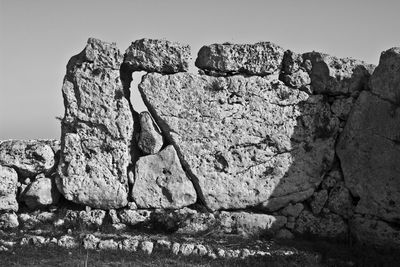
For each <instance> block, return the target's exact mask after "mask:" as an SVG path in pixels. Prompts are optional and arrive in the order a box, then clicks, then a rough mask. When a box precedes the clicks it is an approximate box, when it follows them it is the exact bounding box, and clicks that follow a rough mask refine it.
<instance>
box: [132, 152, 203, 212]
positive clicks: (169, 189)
mask: <svg viewBox="0 0 400 267" xmlns="http://www.w3.org/2000/svg"><path fill="white" fill-rule="evenodd" d="M132 197H133V199H134V200H135V202H136V204H137V206H138V207H139V208H164V209H179V208H182V207H184V206H188V205H191V204H193V203H195V202H196V199H197V198H196V191H195V190H194V187H193V184H192V182H191V181H190V180H189V178H188V177H187V176H186V174H185V172H184V171H183V169H182V166H181V163H180V162H179V158H178V155H177V154H176V151H175V149H174V147H173V146H171V145H170V146H167V147H166V148H165V149H163V150H162V151H160V152H159V153H158V154H156V155H149V156H145V157H141V158H139V160H138V161H137V162H136V166H135V183H134V185H133V189H132Z"/></svg>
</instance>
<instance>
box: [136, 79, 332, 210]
mask: <svg viewBox="0 0 400 267" xmlns="http://www.w3.org/2000/svg"><path fill="white" fill-rule="evenodd" d="M139 89H140V91H141V93H142V95H143V97H144V101H145V103H146V105H147V106H148V107H149V110H151V111H152V113H153V117H154V118H155V119H156V121H157V123H158V125H159V126H160V127H161V129H162V131H163V133H164V134H165V135H166V136H167V138H168V139H169V141H170V142H172V144H173V145H174V146H175V148H177V151H178V155H179V156H180V158H181V160H182V162H183V164H184V167H185V168H186V170H187V172H188V173H189V174H190V176H191V179H192V181H193V182H194V184H195V186H196V187H197V188H196V190H197V192H198V194H199V195H198V196H199V197H200V198H202V200H203V201H204V202H205V203H206V205H207V206H208V207H209V208H211V209H213V210H218V209H236V208H246V207H250V206H257V205H260V204H263V203H266V204H265V205H264V208H265V209H267V210H269V209H270V206H269V204H268V202H269V201H271V200H274V199H277V201H275V202H274V205H273V210H276V209H279V208H281V207H283V206H284V205H286V204H288V203H289V202H291V201H292V200H296V199H299V198H300V199H301V197H300V195H302V194H305V193H306V192H308V193H307V196H310V193H311V194H312V192H313V190H314V188H315V187H316V185H317V184H319V183H320V182H321V179H322V175H321V174H323V173H324V172H325V171H326V170H327V169H328V168H329V167H330V165H331V163H332V160H333V155H334V148H333V146H334V140H335V137H336V133H337V129H338V119H337V118H336V117H333V116H332V114H331V111H330V106H329V104H327V103H326V102H325V101H324V99H323V97H322V96H308V95H307V94H306V93H305V92H302V91H299V90H296V89H293V88H288V87H286V86H284V85H283V84H282V83H281V82H280V81H278V80H273V79H266V78H262V77H257V76H254V77H248V78H245V77H242V76H233V77H229V78H222V77H220V78H216V77H210V76H205V75H203V76H201V75H193V74H185V73H179V74H174V75H164V76H162V75H159V74H148V75H146V76H145V77H144V79H143V81H142V83H141V84H140V85H139ZM292 197H293V198H292Z"/></svg>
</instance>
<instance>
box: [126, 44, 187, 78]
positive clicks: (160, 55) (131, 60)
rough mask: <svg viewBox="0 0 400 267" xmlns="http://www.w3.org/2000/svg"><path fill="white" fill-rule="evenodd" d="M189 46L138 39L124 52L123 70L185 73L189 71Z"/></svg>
mask: <svg viewBox="0 0 400 267" xmlns="http://www.w3.org/2000/svg"><path fill="white" fill-rule="evenodd" d="M190 53H191V52H190V46H189V45H186V44H180V43H178V42H170V41H166V40H157V39H146V38H145V39H140V40H137V41H135V42H132V44H131V45H130V46H129V48H128V49H127V50H126V51H125V56H124V65H125V66H124V68H125V67H126V69H128V70H129V71H130V72H133V71H146V72H159V73H169V74H171V73H176V72H186V71H188V69H189V60H190V58H191V55H190Z"/></svg>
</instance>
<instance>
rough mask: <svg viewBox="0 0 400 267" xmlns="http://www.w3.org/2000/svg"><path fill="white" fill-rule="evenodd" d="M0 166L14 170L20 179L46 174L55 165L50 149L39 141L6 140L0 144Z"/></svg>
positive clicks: (43, 142)
mask: <svg viewBox="0 0 400 267" xmlns="http://www.w3.org/2000/svg"><path fill="white" fill-rule="evenodd" d="M0 164H1V165H3V166H8V167H12V168H14V169H15V170H16V171H17V172H18V174H19V175H20V176H21V178H27V177H32V176H36V175H38V174H40V173H48V172H49V171H50V170H51V169H52V168H53V167H54V165H55V160H54V152H53V150H52V148H51V147H50V146H49V145H48V144H46V142H45V141H41V140H8V141H3V142H2V143H0Z"/></svg>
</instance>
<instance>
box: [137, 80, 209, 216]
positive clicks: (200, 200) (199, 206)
mask: <svg viewBox="0 0 400 267" xmlns="http://www.w3.org/2000/svg"><path fill="white" fill-rule="evenodd" d="M144 77H145V75H143V76H142V82H143V79H144ZM139 92H140V95H141V96H142V100H143V102H144V104H145V105H146V107H147V109H148V111H149V113H150V114H151V116H152V117H153V119H154V120H155V121H156V123H157V125H158V127H159V128H160V129H161V133H162V135H163V137H164V141H166V143H168V144H171V145H173V146H174V148H175V150H176V152H177V154H178V158H179V161H180V163H181V165H182V168H183V170H184V171H185V173H186V175H187V176H188V177H189V179H190V180H191V181H192V183H193V186H194V189H195V190H196V194H197V202H196V203H195V204H193V205H191V206H190V207H192V208H194V209H196V210H200V211H209V212H211V211H212V210H211V209H210V208H209V207H207V205H206V201H205V198H204V194H203V192H202V190H201V187H200V184H199V179H198V178H197V177H196V175H195V174H194V173H193V172H192V171H191V170H190V167H189V164H188V163H187V162H186V161H185V159H184V157H183V155H182V152H181V151H180V149H179V147H178V146H177V145H176V144H175V142H173V139H172V137H171V135H170V132H171V129H170V128H169V126H168V124H167V123H165V122H164V121H163V120H162V119H161V118H160V117H159V116H157V113H156V112H155V110H154V109H153V107H152V106H151V105H150V103H149V102H148V101H147V100H146V97H144V94H143V91H142V90H141V89H140V84H139ZM165 145H166V144H164V146H165Z"/></svg>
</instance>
